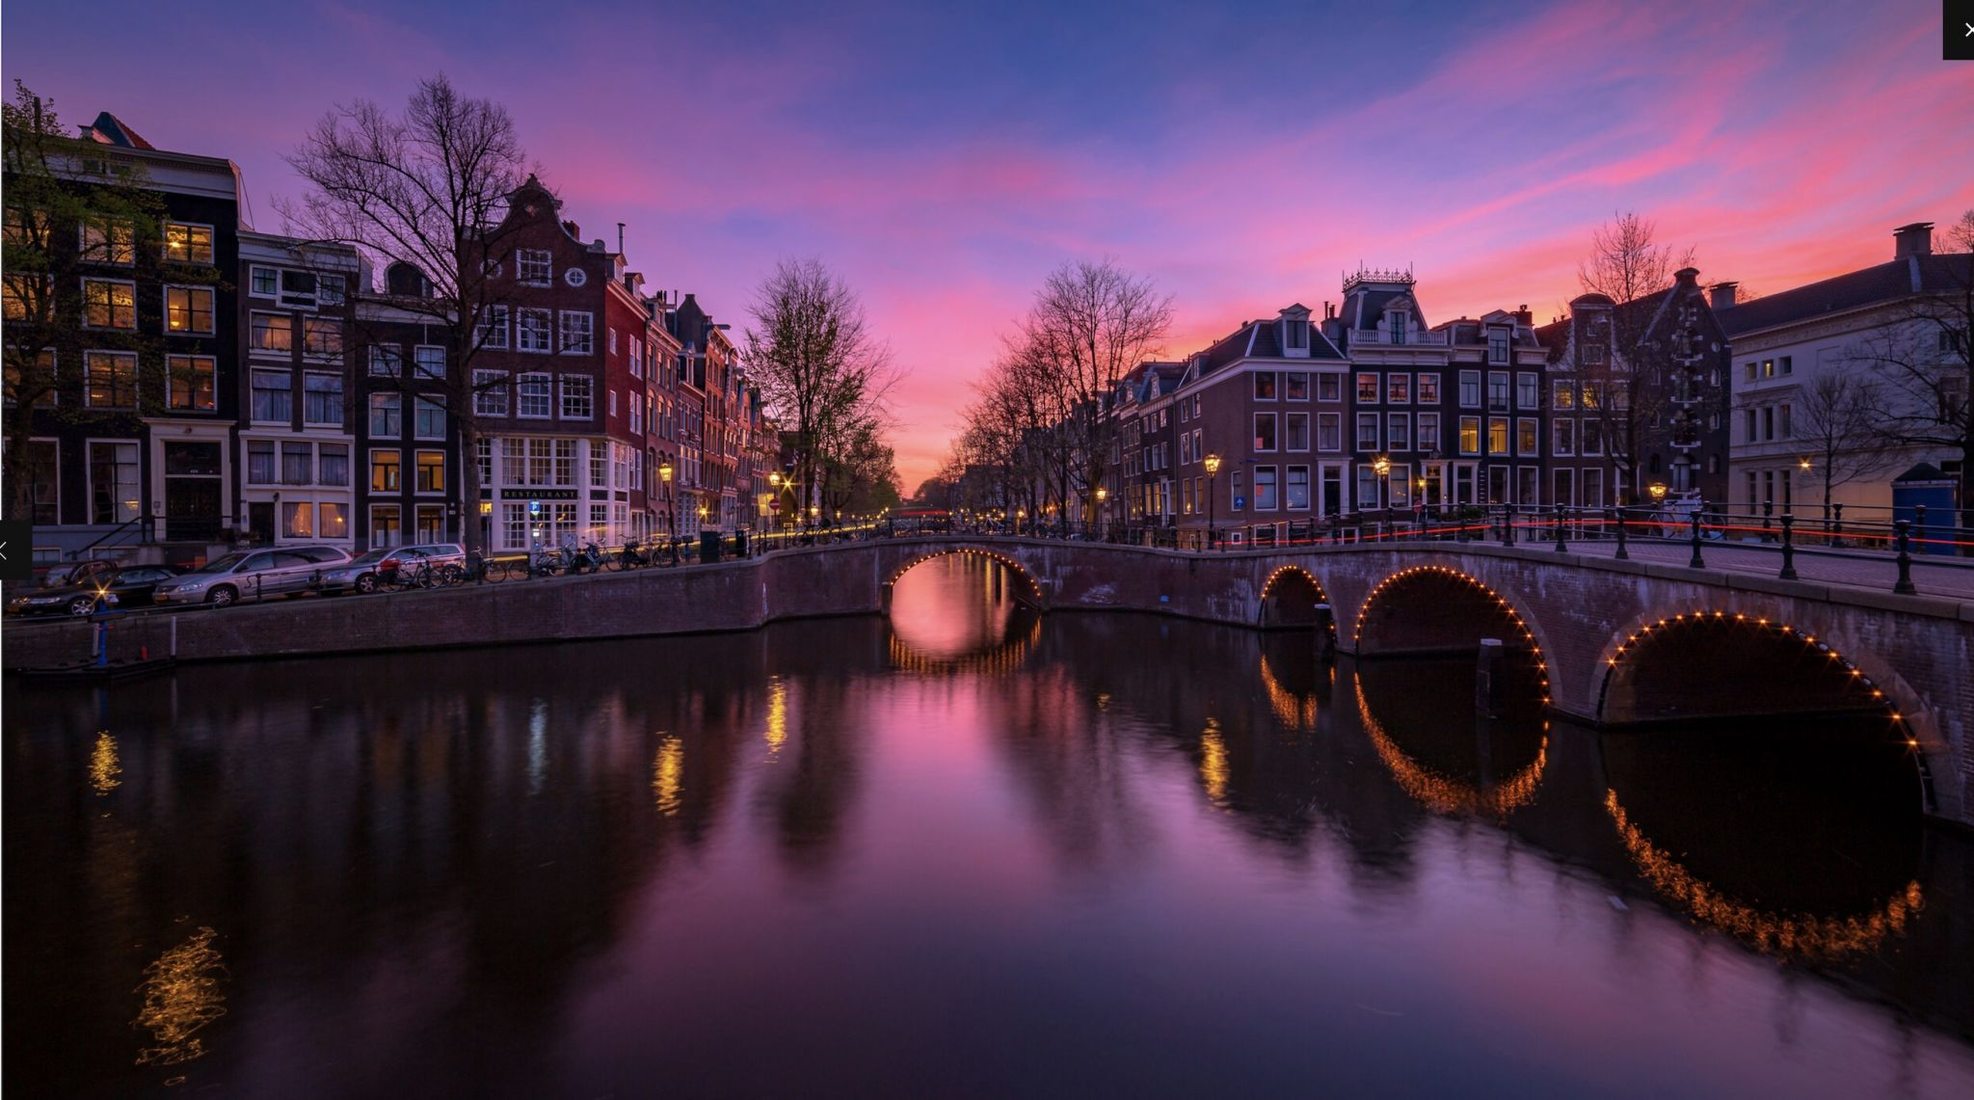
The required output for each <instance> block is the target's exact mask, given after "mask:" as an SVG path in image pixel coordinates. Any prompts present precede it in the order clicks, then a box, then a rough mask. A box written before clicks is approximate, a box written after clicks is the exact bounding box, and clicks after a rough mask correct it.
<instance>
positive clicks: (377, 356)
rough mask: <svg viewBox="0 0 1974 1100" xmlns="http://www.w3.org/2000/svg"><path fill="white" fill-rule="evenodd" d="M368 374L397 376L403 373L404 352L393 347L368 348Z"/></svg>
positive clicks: (374, 376) (380, 376)
mask: <svg viewBox="0 0 1974 1100" xmlns="http://www.w3.org/2000/svg"><path fill="white" fill-rule="evenodd" d="M370 374H371V377H373V378H397V377H400V376H402V375H403V374H404V352H402V351H399V350H398V349H397V348H394V347H385V346H377V347H373V348H371V349H370Z"/></svg>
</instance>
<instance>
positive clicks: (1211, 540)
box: [1205, 455, 1220, 550]
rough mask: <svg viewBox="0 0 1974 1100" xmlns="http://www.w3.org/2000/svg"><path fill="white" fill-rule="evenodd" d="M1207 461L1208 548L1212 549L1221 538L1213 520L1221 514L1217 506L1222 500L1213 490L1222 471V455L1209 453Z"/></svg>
mask: <svg viewBox="0 0 1974 1100" xmlns="http://www.w3.org/2000/svg"><path fill="white" fill-rule="evenodd" d="M1205 462H1206V546H1207V549H1209V550H1211V549H1213V548H1214V547H1215V546H1217V545H1219V539H1218V538H1217V537H1216V535H1215V534H1214V530H1213V521H1214V519H1215V518H1216V517H1217V516H1218V514H1219V513H1218V511H1217V510H1216V507H1215V506H1216V505H1218V504H1219V503H1220V501H1219V494H1217V493H1215V492H1214V491H1213V481H1214V477H1215V475H1217V474H1219V473H1220V456H1219V455H1207V456H1206V459H1205Z"/></svg>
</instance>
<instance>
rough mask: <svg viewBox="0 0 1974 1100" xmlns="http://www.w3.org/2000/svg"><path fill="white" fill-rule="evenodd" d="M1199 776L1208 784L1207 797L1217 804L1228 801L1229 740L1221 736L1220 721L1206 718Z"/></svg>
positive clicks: (1200, 743) (1201, 739)
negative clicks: (1226, 740) (1224, 739)
mask: <svg viewBox="0 0 1974 1100" xmlns="http://www.w3.org/2000/svg"><path fill="white" fill-rule="evenodd" d="M1199 748H1200V756H1199V777H1200V781H1201V782H1202V783H1205V784H1206V797H1208V798H1210V799H1212V800H1213V804H1214V805H1216V806H1221V805H1225V804H1226V801H1227V774H1228V769H1227V742H1225V741H1223V740H1221V737H1220V721H1219V719H1216V718H1208V719H1207V720H1206V732H1205V733H1203V734H1201V735H1200V739H1199Z"/></svg>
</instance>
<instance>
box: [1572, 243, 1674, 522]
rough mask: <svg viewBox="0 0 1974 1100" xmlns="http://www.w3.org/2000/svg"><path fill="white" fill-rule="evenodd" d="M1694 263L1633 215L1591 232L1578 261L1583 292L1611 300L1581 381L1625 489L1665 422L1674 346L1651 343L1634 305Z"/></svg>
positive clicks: (1581, 358)
mask: <svg viewBox="0 0 1974 1100" xmlns="http://www.w3.org/2000/svg"><path fill="white" fill-rule="evenodd" d="M1691 266H1693V250H1692V249H1690V248H1688V249H1685V250H1677V249H1674V248H1673V247H1672V246H1670V245H1662V244H1660V243H1658V226H1657V225H1656V224H1654V223H1653V222H1652V221H1651V220H1650V219H1648V218H1644V217H1641V216H1640V215H1638V214H1636V213H1633V212H1629V211H1627V212H1624V213H1620V214H1616V215H1614V216H1613V217H1612V220H1611V221H1610V222H1609V223H1608V224H1606V225H1603V226H1600V227H1599V228H1598V229H1597V230H1596V231H1595V232H1593V233H1592V234H1591V237H1590V254H1589V256H1587V257H1585V258H1584V260H1583V261H1582V262H1580V263H1579V264H1578V265H1577V283H1578V284H1579V285H1580V286H1581V287H1582V288H1583V292H1584V293H1585V294H1601V295H1603V296H1604V297H1606V298H1609V299H1610V300H1611V302H1612V303H1613V305H1614V307H1615V308H1613V309H1612V311H1611V327H1610V330H1609V331H1608V333H1602V334H1595V335H1601V336H1603V337H1604V339H1601V340H1597V341H1596V342H1594V343H1592V344H1590V345H1589V346H1590V347H1592V348H1595V349H1596V350H1595V351H1594V352H1592V353H1591V354H1590V355H1589V356H1588V357H1586V356H1585V355H1584V354H1583V351H1582V350H1581V349H1580V350H1579V355H1578V362H1577V370H1578V372H1579V376H1580V379H1581V381H1582V383H1583V384H1584V387H1585V389H1586V391H1587V392H1586V393H1585V395H1584V401H1585V404H1584V408H1583V413H1584V415H1585V417H1586V420H1587V421H1588V423H1589V425H1593V426H1594V427H1591V428H1587V430H1595V431H1596V432H1597V433H1598V434H1599V436H1600V437H1601V442H1602V443H1603V446H1604V450H1605V453H1606V454H1607V455H1608V456H1609V457H1610V459H1611V461H1612V463H1613V465H1615V466H1616V467H1617V469H1618V477H1619V485H1620V488H1621V491H1623V492H1626V493H1627V494H1628V493H1629V492H1631V491H1635V489H1636V488H1637V484H1638V467H1639V465H1640V463H1641V462H1642V461H1643V460H1644V457H1645V455H1646V453H1647V452H1648V451H1650V449H1651V447H1652V444H1653V442H1654V440H1655V437H1656V435H1657V434H1658V433H1659V430H1660V426H1661V425H1662V424H1663V423H1664V422H1665V420H1666V419H1667V415H1668V412H1669V409H1670V405H1671V399H1672V388H1671V386H1670V385H1669V384H1668V375H1669V374H1670V371H1671V368H1672V361H1671V357H1670V354H1669V353H1670V351H1671V350H1672V349H1671V347H1670V345H1669V344H1659V345H1656V346H1655V345H1654V344H1653V343H1651V342H1649V341H1648V337H1649V335H1650V332H1649V329H1650V326H1651V324H1652V321H1653V319H1654V313H1653V311H1652V310H1651V309H1648V308H1644V307H1642V306H1633V305H1632V303H1634V302H1639V301H1640V300H1642V299H1645V298H1647V297H1650V296H1652V295H1655V294H1658V293H1661V292H1663V291H1665V290H1667V289H1668V288H1669V287H1671V286H1672V284H1673V281H1674V276H1675V274H1676V273H1677V272H1678V271H1679V270H1680V269H1682V268H1686V267H1691Z"/></svg>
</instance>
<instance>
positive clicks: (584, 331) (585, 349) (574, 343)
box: [562, 309, 596, 355]
mask: <svg viewBox="0 0 1974 1100" xmlns="http://www.w3.org/2000/svg"><path fill="white" fill-rule="evenodd" d="M595 323H596V317H595V315H594V314H591V313H588V312H585V311H583V310H574V309H565V310H563V311H562V354H564V355H588V354H590V353H591V352H593V351H595V350H596V348H595V339H594V337H595V333H594V332H593V331H592V328H593V327H594V325H595Z"/></svg>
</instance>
